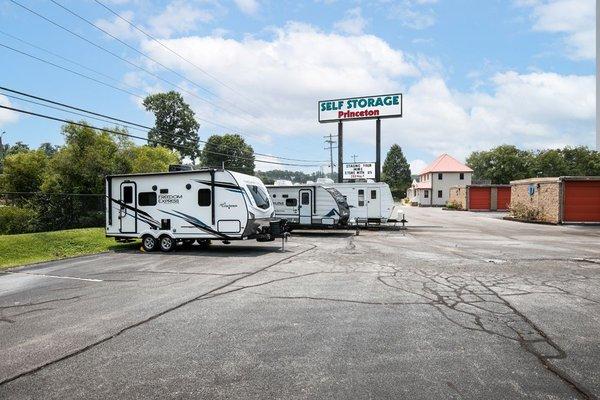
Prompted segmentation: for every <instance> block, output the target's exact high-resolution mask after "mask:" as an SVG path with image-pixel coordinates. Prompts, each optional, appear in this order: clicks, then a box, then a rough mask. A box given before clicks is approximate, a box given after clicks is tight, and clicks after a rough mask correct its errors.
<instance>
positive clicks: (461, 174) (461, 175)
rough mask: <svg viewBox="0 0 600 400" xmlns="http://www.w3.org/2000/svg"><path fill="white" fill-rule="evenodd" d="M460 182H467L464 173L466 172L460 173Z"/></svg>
mask: <svg viewBox="0 0 600 400" xmlns="http://www.w3.org/2000/svg"><path fill="white" fill-rule="evenodd" d="M460 180H461V181H464V180H465V173H464V172H461V173H460Z"/></svg>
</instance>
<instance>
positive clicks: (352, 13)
mask: <svg viewBox="0 0 600 400" xmlns="http://www.w3.org/2000/svg"><path fill="white" fill-rule="evenodd" d="M334 27H335V29H337V30H338V31H341V32H343V33H347V34H349V35H362V34H363V32H364V30H365V28H366V27H367V20H366V19H365V18H364V17H363V16H362V12H361V9H360V7H356V8H351V9H350V10H348V11H346V13H345V16H344V19H342V20H340V21H338V22H336V23H335V24H334Z"/></svg>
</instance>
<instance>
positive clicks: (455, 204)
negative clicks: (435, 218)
mask: <svg viewBox="0 0 600 400" xmlns="http://www.w3.org/2000/svg"><path fill="white" fill-rule="evenodd" d="M446 208H449V209H451V210H462V206H461V205H460V203H459V202H458V201H456V200H453V201H449V202H448V203H447V204H446Z"/></svg>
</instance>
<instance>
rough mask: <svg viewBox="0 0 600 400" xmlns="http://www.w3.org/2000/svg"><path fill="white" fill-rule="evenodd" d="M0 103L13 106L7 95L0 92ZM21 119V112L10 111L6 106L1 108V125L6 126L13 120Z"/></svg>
mask: <svg viewBox="0 0 600 400" xmlns="http://www.w3.org/2000/svg"><path fill="white" fill-rule="evenodd" d="M0 105H3V106H5V107H12V104H11V102H10V101H9V100H8V98H7V97H6V96H2V95H1V94H0ZM18 119H19V114H17V113H16V112H15V111H10V110H7V109H5V108H0V126H4V125H6V124H8V123H11V122H16V121H17V120H18Z"/></svg>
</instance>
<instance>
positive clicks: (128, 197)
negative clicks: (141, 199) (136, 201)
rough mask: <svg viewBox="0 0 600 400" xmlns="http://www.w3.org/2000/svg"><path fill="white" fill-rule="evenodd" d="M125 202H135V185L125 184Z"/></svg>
mask: <svg viewBox="0 0 600 400" xmlns="http://www.w3.org/2000/svg"><path fill="white" fill-rule="evenodd" d="M123 203H125V204H131V203H133V186H125V187H124V188H123Z"/></svg>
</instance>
